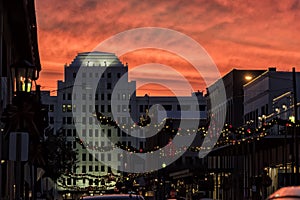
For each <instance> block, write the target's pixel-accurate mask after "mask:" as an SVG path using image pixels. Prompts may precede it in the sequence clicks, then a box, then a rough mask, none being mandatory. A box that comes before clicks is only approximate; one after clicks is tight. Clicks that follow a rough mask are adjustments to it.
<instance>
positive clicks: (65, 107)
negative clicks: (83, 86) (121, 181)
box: [62, 104, 67, 112]
mask: <svg viewBox="0 0 300 200" xmlns="http://www.w3.org/2000/svg"><path fill="white" fill-rule="evenodd" d="M66 111H67V106H66V105H65V104H63V105H62V112H66Z"/></svg>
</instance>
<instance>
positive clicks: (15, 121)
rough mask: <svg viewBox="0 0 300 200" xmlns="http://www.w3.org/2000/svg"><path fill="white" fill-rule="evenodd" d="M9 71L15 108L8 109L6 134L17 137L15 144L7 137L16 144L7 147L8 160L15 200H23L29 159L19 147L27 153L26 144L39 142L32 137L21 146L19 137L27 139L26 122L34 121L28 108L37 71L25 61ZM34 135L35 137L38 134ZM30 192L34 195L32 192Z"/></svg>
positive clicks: (31, 99)
mask: <svg viewBox="0 0 300 200" xmlns="http://www.w3.org/2000/svg"><path fill="white" fill-rule="evenodd" d="M10 69H11V76H12V80H13V86H14V91H15V96H14V97H13V103H12V107H14V108H15V111H13V109H11V110H9V109H8V120H7V124H8V126H7V130H6V132H7V133H8V134H9V135H10V136H12V133H14V134H15V135H18V137H17V141H15V142H13V141H12V139H11V138H13V137H9V138H10V139H9V144H13V143H16V144H17V145H16V146H10V145H9V160H11V161H14V164H15V167H16V176H15V177H14V178H15V184H16V190H15V191H16V193H15V197H16V198H15V199H16V200H19V199H24V197H25V199H28V198H29V196H27V195H25V196H24V185H25V183H24V162H25V161H27V157H29V155H25V158H24V157H22V156H21V154H22V152H21V151H22V148H21V147H20V146H25V148H26V150H27V152H28V144H30V143H31V141H36V140H39V138H36V137H35V138H32V136H29V139H28V140H29V142H28V141H27V144H23V143H24V141H23V140H24V138H23V137H21V135H24V133H26V134H27V137H28V132H30V130H29V129H30V126H31V125H32V124H28V121H30V120H32V121H34V119H29V118H30V117H29V115H30V114H31V113H32V115H34V114H35V113H34V112H33V110H32V108H33V107H30V106H32V105H33V104H34V98H32V95H31V88H32V81H33V80H36V79H37V77H38V76H37V72H38V71H37V69H36V67H35V66H34V65H32V64H31V63H30V62H28V61H27V60H20V61H19V62H17V63H15V64H13V65H11V68H10ZM29 113H30V114H29ZM29 135H30V134H29ZM34 135H35V136H37V135H38V134H34ZM23 151H24V149H23ZM13 154H15V155H16V156H15V157H14V156H11V155H13ZM10 178H12V177H10ZM32 189H33V188H32ZM32 192H33V194H34V191H32Z"/></svg>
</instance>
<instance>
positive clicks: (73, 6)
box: [36, 0, 300, 95]
mask: <svg viewBox="0 0 300 200" xmlns="http://www.w3.org/2000/svg"><path fill="white" fill-rule="evenodd" d="M36 16H37V23H38V37H39V52H40V59H41V64H42V71H41V75H40V79H39V81H38V84H40V85H41V86H42V89H43V90H51V91H52V90H53V91H54V90H56V87H57V80H63V69H64V65H65V64H66V63H67V64H69V63H70V62H71V61H72V60H73V59H74V57H75V56H76V55H77V53H79V52H87V51H91V50H93V49H94V48H95V47H96V46H97V45H98V44H99V43H100V42H102V41H103V40H105V39H107V38H109V37H111V36H113V35H115V34H117V33H120V32H123V31H126V30H129V29H133V28H139V27H161V28H168V29H172V30H175V31H178V32H181V33H184V34H185V35H187V36H189V37H190V38H192V39H194V40H195V41H197V42H198V43H199V44H200V45H201V46H202V47H203V48H205V50H206V51H207V52H208V54H209V55H210V57H211V58H212V59H213V61H214V62H215V63H216V65H217V67H218V69H219V71H220V73H221V75H224V74H225V73H227V72H229V71H230V70H231V69H233V68H238V69H267V68H268V67H271V66H272V67H273V66H275V67H277V69H278V70H283V71H291V69H292V67H299V66H300V23H299V21H300V1H299V0H285V1H273V0H263V1H262V0H188V1H184V0H172V1H162V0H151V1H149V0H147V1H146V0H127V1H121V0H65V1H61V0H36ZM120 59H121V61H123V62H127V63H128V66H129V70H130V69H133V68H134V67H136V66H138V65H142V64H146V63H161V64H164V65H168V66H171V67H173V68H174V69H176V70H177V71H178V72H179V73H181V74H182V75H184V76H185V77H186V78H187V79H188V80H189V82H190V83H191V85H192V88H193V89H194V90H195V91H197V90H204V89H205V88H206V87H207V86H206V85H205V84H204V83H203V79H202V78H201V76H199V74H198V73H197V71H195V69H193V67H192V66H191V64H190V63H188V62H187V61H186V60H184V59H182V58H180V57H178V56H177V55H174V54H172V53H169V52H166V51H163V50H155V49H145V50H138V51H134V52H131V53H127V54H126V55H123V56H122V57H121V58H120ZM296 69H297V68H296ZM297 71H298V70H297ZM145 73H146V72H145ZM213 75H214V74H212V76H213ZM130 78H131V79H132V80H133V78H134V80H137V81H139V79H147V78H150V77H149V74H138V75H136V77H133V78H132V77H130ZM156 78H161V79H167V78H169V79H172V77H169V76H168V74H166V72H164V73H161V74H160V76H156ZM174 81H176V80H174ZM177 84H178V83H177ZM179 84H180V83H179ZM178 88H179V89H180V87H178ZM185 92H186V91H185ZM145 93H148V94H151V95H172V92H170V91H168V89H167V88H164V87H162V86H158V85H149V84H148V85H145V86H143V87H141V88H139V90H138V95H143V94H145ZM188 93H190V91H188Z"/></svg>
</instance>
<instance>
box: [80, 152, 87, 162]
mask: <svg viewBox="0 0 300 200" xmlns="http://www.w3.org/2000/svg"><path fill="white" fill-rule="evenodd" d="M81 160H82V161H86V154H85V153H83V154H82V155H81Z"/></svg>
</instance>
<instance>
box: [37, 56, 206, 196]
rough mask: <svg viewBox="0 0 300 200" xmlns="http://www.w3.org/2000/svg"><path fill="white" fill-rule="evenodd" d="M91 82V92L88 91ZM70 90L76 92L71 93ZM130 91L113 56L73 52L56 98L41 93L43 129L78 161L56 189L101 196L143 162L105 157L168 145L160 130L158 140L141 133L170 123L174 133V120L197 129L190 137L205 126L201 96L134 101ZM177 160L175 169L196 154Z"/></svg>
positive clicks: (125, 74)
mask: <svg viewBox="0 0 300 200" xmlns="http://www.w3.org/2000/svg"><path fill="white" fill-rule="evenodd" d="M80 70H81V71H80ZM79 76H80V77H79ZM78 79H80V81H79V82H78ZM76 81H77V82H76ZM95 82H96V83H97V87H96V89H95V90H94V91H93V89H92V88H93V87H92V85H93V84H95ZM75 86H76V87H79V89H80V91H81V92H79V93H78V91H77V90H74V88H75ZM135 90H136V85H135V82H134V81H129V80H128V66H127V65H124V64H122V63H121V62H120V61H119V59H118V58H117V57H116V56H115V55H114V54H113V53H105V52H86V53H79V54H78V55H77V56H76V57H75V58H74V60H73V61H72V62H71V63H70V64H69V65H65V73H64V81H58V90H57V96H50V93H49V92H44V93H43V94H44V95H42V100H43V103H44V104H48V106H49V124H50V125H51V126H52V127H53V128H54V131H59V130H62V131H63V133H64V135H65V136H66V137H67V145H69V146H71V147H73V148H74V149H76V150H77V151H78V160H79V162H78V163H77V164H76V167H74V170H73V171H72V172H71V173H70V174H69V175H66V176H63V177H61V179H60V182H59V186H60V187H59V189H60V190H62V191H68V190H71V191H72V190H73V191H75V190H76V191H79V192H80V191H81V194H82V193H84V192H87V191H93V192H96V193H97V192H100V191H102V192H105V191H106V192H107V191H108V190H111V189H114V188H115V186H116V182H117V181H120V179H122V178H124V177H126V175H127V172H130V171H134V170H137V171H143V170H145V171H147V166H146V165H145V163H147V162H145V161H140V162H139V161H138V160H137V159H132V158H133V157H132V156H128V155H130V154H127V153H122V152H121V153H117V154H115V153H111V154H110V153H107V152H110V150H114V149H117V148H120V149H122V150H124V151H123V152H125V151H127V152H132V153H137V152H138V153H146V152H150V151H155V150H157V149H156V148H157V146H159V147H164V146H166V145H168V143H169V142H170V141H171V140H172V139H173V137H174V135H172V134H164V133H165V132H163V131H161V132H160V133H159V137H148V136H147V134H154V135H155V133H156V132H155V133H153V132H151V133H150V132H147V130H150V129H147V126H150V125H149V124H151V126H152V127H156V126H157V125H159V124H163V123H166V121H172V120H173V121H174V124H172V128H174V129H175V128H176V127H178V126H179V123H178V122H180V120H186V121H188V122H187V123H190V124H193V123H194V122H195V121H197V122H198V124H197V126H196V127H194V128H193V129H192V128H191V129H190V130H188V131H190V133H191V134H196V133H197V132H198V127H199V126H200V125H199V121H201V125H203V124H205V123H206V109H207V106H206V99H205V97H204V96H203V94H202V93H201V92H195V93H193V94H192V95H191V96H187V97H179V100H178V98H177V97H152V96H148V95H145V96H143V97H136V94H135ZM83 91H84V92H83ZM89 91H93V93H92V92H89ZM93 101H94V102H93ZM182 102H184V103H182ZM192 102H193V103H192ZM79 104H80V105H79ZM183 104H184V105H183ZM155 105H159V106H155ZM147 117H149V118H150V121H149V122H147ZM164 126H165V127H166V125H164ZM139 127H140V128H139ZM142 127H144V128H142ZM170 127H171V126H170ZM136 129H138V131H136ZM185 129H188V128H185ZM152 131H153V129H152ZM155 131H157V128H155ZM196 138H197V137H196ZM193 144H194V146H197V145H198V144H201V138H199V137H198V138H197V139H195V141H194V143H193ZM181 150H182V151H183V149H181ZM112 152H113V151H112ZM179 153H182V152H175V151H174V152H173V151H172V152H171V150H170V151H169V152H168V153H165V155H161V156H166V155H168V156H175V154H179ZM171 154H172V155H171ZM182 154H183V153H182ZM183 155H184V156H183V157H182V158H181V164H183V163H185V162H187V163H189V164H191V163H196V162H198V161H199V159H198V160H197V159H196V157H198V154H197V153H196V152H191V151H187V153H186V154H183ZM161 159H164V158H163V157H161ZM196 160H197V161H196ZM112 166H113V167H112ZM126 167H127V168H126ZM128 168H130V170H129V171H126V170H127V169H128ZM174 169H175V168H174ZM122 181H123V182H124V180H122Z"/></svg>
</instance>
